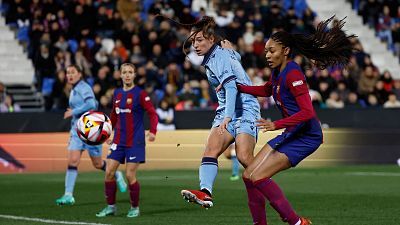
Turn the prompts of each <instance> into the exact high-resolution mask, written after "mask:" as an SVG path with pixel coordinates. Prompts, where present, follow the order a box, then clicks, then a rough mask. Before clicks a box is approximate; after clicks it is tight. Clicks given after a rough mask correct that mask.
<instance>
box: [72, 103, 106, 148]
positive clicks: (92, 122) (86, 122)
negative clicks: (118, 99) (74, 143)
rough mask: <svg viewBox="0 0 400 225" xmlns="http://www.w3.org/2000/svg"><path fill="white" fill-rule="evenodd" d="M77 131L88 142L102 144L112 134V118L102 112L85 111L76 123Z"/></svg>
mask: <svg viewBox="0 0 400 225" xmlns="http://www.w3.org/2000/svg"><path fill="white" fill-rule="evenodd" d="M76 132H77V133H78V137H79V138H80V139H81V140H82V141H83V142H85V143H86V144H89V145H100V144H102V143H104V142H105V141H106V140H107V139H108V138H109V137H110V135H111V132H112V125H111V120H110V118H108V116H107V115H106V114H105V113H102V112H95V111H89V112H85V113H84V114H83V115H82V116H81V117H80V118H79V120H78V122H77V123H76Z"/></svg>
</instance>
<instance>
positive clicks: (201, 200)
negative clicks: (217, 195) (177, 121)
mask: <svg viewBox="0 0 400 225" xmlns="http://www.w3.org/2000/svg"><path fill="white" fill-rule="evenodd" d="M232 142H233V137H232V135H230V133H229V132H227V131H225V132H223V133H222V134H221V133H220V132H219V130H218V127H217V128H212V129H211V131H210V134H209V136H208V140H207V144H206V149H205V151H204V154H203V159H202V163H201V166H200V169H199V176H200V190H182V191H181V195H182V196H183V199H185V200H186V201H188V202H193V203H196V204H199V205H200V206H202V207H204V208H211V207H213V205H214V204H213V200H212V188H213V185H214V180H215V178H216V176H217V172H218V160H217V159H218V157H219V156H220V155H221V154H222V153H223V152H224V151H225V149H227V148H228V146H229V145H230V144H231V143H232Z"/></svg>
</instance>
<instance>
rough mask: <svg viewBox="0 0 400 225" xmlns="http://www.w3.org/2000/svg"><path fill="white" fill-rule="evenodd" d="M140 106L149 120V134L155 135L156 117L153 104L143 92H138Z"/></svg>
mask: <svg viewBox="0 0 400 225" xmlns="http://www.w3.org/2000/svg"><path fill="white" fill-rule="evenodd" d="M140 104H141V105H142V107H143V108H144V110H146V112H147V115H149V120H150V132H151V133H153V134H156V133H157V124H158V116H157V113H156V110H155V109H154V106H153V104H152V103H151V101H150V97H149V96H148V95H147V93H146V92H145V91H141V92H140Z"/></svg>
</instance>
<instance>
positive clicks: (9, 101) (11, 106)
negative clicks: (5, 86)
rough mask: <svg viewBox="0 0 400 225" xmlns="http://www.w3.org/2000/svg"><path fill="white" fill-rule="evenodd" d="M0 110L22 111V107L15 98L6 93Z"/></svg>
mask: <svg viewBox="0 0 400 225" xmlns="http://www.w3.org/2000/svg"><path fill="white" fill-rule="evenodd" d="M0 112H2V113H4V112H9V113H12V112H21V107H20V106H19V104H18V103H15V102H14V99H13V98H12V96H11V95H6V96H5V98H4V102H2V103H1V104H0Z"/></svg>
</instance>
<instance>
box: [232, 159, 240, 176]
mask: <svg viewBox="0 0 400 225" xmlns="http://www.w3.org/2000/svg"><path fill="white" fill-rule="evenodd" d="M231 160H232V176H239V160H238V159H237V157H236V156H232V157H231Z"/></svg>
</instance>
